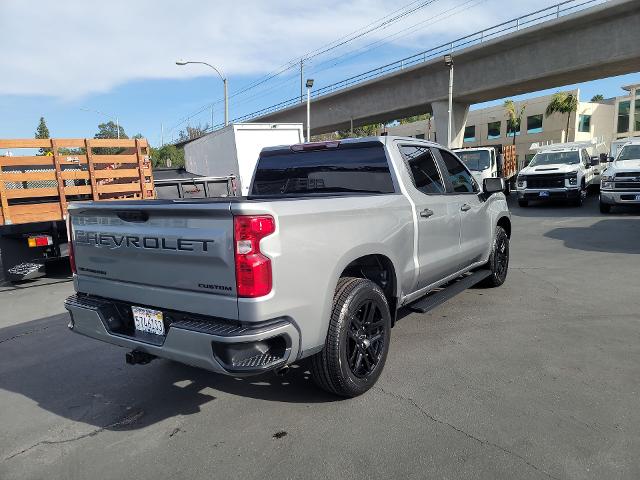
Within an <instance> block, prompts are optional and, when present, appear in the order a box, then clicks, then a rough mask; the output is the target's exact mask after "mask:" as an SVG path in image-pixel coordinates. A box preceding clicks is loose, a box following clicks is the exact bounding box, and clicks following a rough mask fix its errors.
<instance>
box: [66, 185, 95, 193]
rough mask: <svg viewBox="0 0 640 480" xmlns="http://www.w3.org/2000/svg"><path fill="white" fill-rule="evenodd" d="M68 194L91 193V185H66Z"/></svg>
mask: <svg viewBox="0 0 640 480" xmlns="http://www.w3.org/2000/svg"><path fill="white" fill-rule="evenodd" d="M64 193H65V194H66V195H91V185H82V186H77V187H76V186H73V187H64Z"/></svg>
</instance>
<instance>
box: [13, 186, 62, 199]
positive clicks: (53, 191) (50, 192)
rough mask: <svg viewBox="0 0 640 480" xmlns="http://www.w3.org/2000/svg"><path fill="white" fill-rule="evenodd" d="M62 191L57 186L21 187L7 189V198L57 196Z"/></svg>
mask: <svg viewBox="0 0 640 480" xmlns="http://www.w3.org/2000/svg"><path fill="white" fill-rule="evenodd" d="M59 194H60V193H59V192H58V189H57V188H55V187H52V188H20V189H15V190H13V189H8V190H6V195H7V198H33V199H34V200H35V199H36V198H38V197H57V196H58V195H59Z"/></svg>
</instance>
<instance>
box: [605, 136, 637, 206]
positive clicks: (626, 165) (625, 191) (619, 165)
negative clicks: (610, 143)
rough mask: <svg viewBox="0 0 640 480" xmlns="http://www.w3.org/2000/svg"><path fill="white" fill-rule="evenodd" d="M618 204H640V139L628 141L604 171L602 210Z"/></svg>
mask: <svg viewBox="0 0 640 480" xmlns="http://www.w3.org/2000/svg"><path fill="white" fill-rule="evenodd" d="M616 205H640V140H634V141H630V142H628V143H626V144H625V145H624V146H623V147H622V149H620V150H619V153H618V157H617V158H616V159H615V161H614V162H611V163H609V166H608V167H607V169H606V170H605V171H604V172H603V173H602V179H601V184H600V211H601V212H602V213H609V212H611V207H614V206H616Z"/></svg>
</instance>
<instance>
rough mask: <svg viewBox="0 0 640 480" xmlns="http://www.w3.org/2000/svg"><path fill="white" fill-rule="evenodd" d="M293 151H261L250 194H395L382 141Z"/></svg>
mask: <svg viewBox="0 0 640 480" xmlns="http://www.w3.org/2000/svg"><path fill="white" fill-rule="evenodd" d="M357 145H358V144H352V145H340V147H339V148H335V149H326V150H312V151H302V152H294V151H292V150H275V151H267V152H263V153H262V154H261V155H260V159H259V160H258V166H257V168H256V173H255V177H254V180H253V188H252V191H251V195H252V196H286V195H291V196H299V195H305V194H308V195H313V194H334V193H344V192H347V193H394V191H395V189H394V186H393V180H392V179H391V172H390V171H389V164H388V162H387V157H386V155H385V150H384V147H383V145H382V144H381V143H379V142H375V143H374V144H373V145H372V144H371V143H367V144H364V145H365V146H363V147H359V146H357Z"/></svg>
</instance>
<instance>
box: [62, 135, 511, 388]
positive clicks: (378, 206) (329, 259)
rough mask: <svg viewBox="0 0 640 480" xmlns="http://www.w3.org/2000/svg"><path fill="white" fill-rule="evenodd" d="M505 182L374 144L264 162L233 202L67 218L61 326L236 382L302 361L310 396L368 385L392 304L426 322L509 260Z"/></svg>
mask: <svg viewBox="0 0 640 480" xmlns="http://www.w3.org/2000/svg"><path fill="white" fill-rule="evenodd" d="M503 190H504V180H503V179H499V178H487V179H485V180H484V188H483V189H481V188H480V186H479V185H478V184H477V183H476V182H475V180H474V178H473V175H472V174H471V173H470V172H469V170H468V169H467V168H466V167H465V166H464V164H463V163H462V162H461V161H460V160H459V159H458V158H457V157H456V156H455V155H454V154H452V153H451V152H450V151H449V150H446V149H444V148H443V147H441V146H439V145H436V144H433V143H429V142H425V141H420V140H416V139H409V138H398V137H374V138H365V139H351V140H343V141H340V142H328V143H306V144H298V145H293V146H286V147H270V148H266V149H264V150H263V151H262V152H261V154H260V157H259V159H258V162H257V166H256V170H255V173H254V175H253V179H252V184H251V188H250V191H249V195H248V196H246V197H231V198H207V199H175V200H146V201H115V202H102V203H83V204H75V205H71V206H70V207H69V220H68V221H69V224H70V225H69V228H70V232H71V236H72V240H71V252H72V263H73V265H72V269H73V271H74V285H75V290H76V292H77V293H76V294H75V295H74V296H72V297H70V298H68V299H67V301H66V302H65V306H66V308H67V309H68V310H69V312H70V317H71V318H70V322H69V328H70V329H71V330H72V331H73V332H76V333H79V334H82V335H86V336H89V337H92V338H95V339H98V340H102V341H104V342H107V343H111V344H115V345H119V346H121V347H125V348H127V349H129V350H130V351H129V352H128V353H127V362H128V363H132V364H134V363H147V362H148V361H150V360H151V359H153V358H155V357H162V358H165V359H170V360H174V361H178V362H182V363H185V364H189V365H193V366H196V367H201V368H204V369H207V370H211V371H213V372H218V373H222V374H226V375H234V376H243V375H244V376H247V375H254V374H259V373H262V372H265V371H269V370H274V371H276V373H278V372H282V371H283V370H286V368H288V366H289V365H291V364H293V363H294V362H299V361H300V360H302V359H306V358H309V359H310V360H309V362H310V369H311V373H312V377H313V378H314V380H315V381H316V383H317V384H318V385H319V386H320V387H321V388H324V389H325V390H327V391H329V392H332V393H334V394H337V395H340V396H344V397H353V396H356V395H359V394H362V393H364V392H365V391H367V390H368V389H369V388H371V386H372V385H373V384H374V383H375V382H376V380H377V379H378V377H379V376H380V373H381V371H382V369H383V367H384V364H385V361H386V357H387V352H388V351H389V342H390V339H391V337H390V333H391V327H392V326H393V325H394V323H395V321H396V313H397V311H398V309H399V308H400V307H403V306H408V307H409V308H411V309H413V310H415V311H428V310H429V309H431V308H433V307H434V306H435V305H438V304H439V303H442V302H443V301H445V300H446V299H448V298H450V297H451V296H453V295H455V294H456V293H459V292H460V291H462V290H464V289H465V288H468V287H470V286H472V285H474V284H477V283H483V284H484V285H485V286H491V287H495V286H499V285H501V284H502V283H503V282H504V281H505V278H506V275H507V269H508V262H509V237H510V235H511V220H510V213H509V210H508V207H507V202H506V198H505V196H504V194H503V193H502V191H503Z"/></svg>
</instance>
